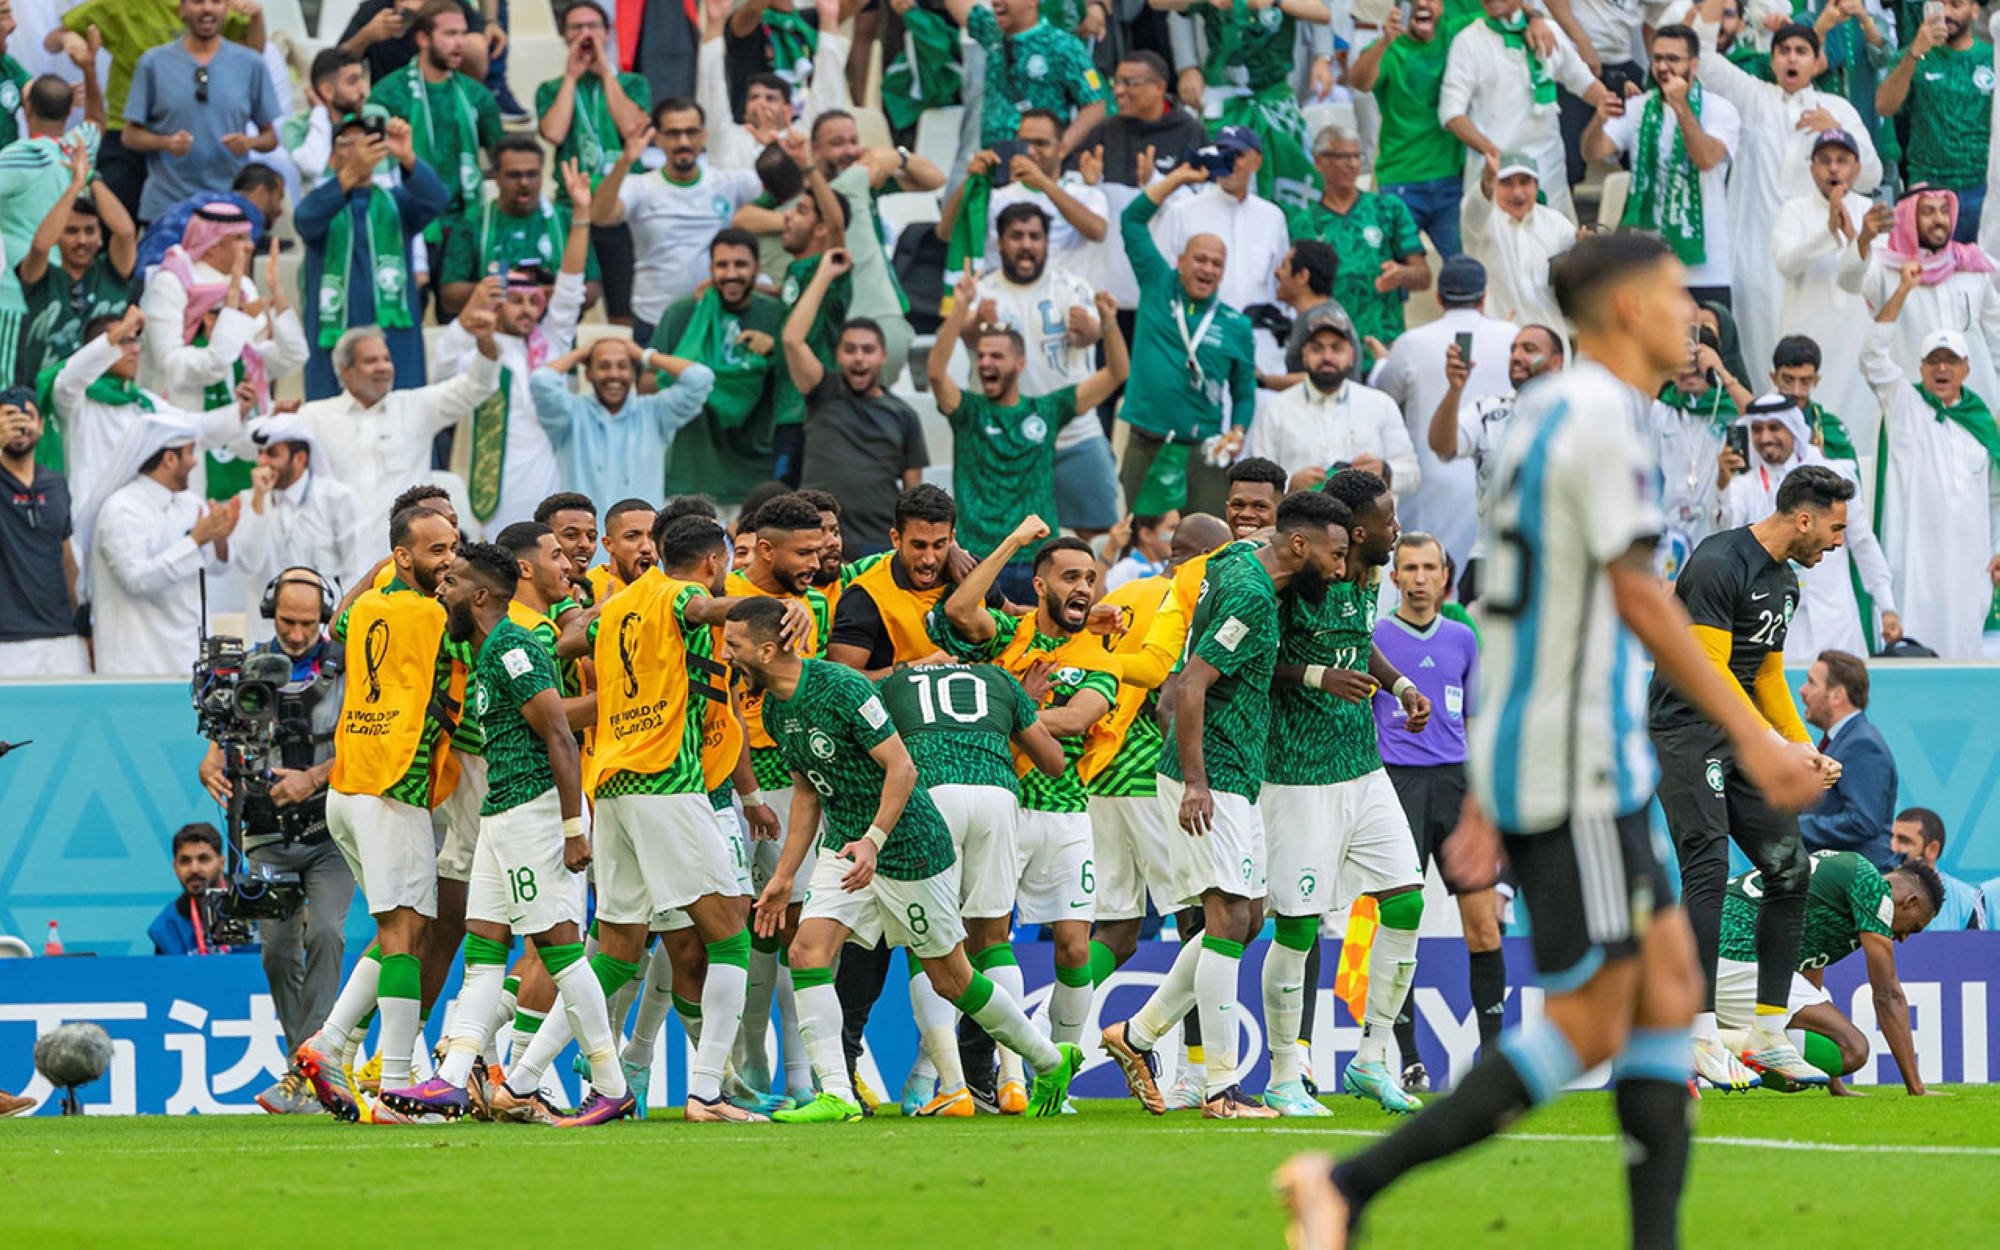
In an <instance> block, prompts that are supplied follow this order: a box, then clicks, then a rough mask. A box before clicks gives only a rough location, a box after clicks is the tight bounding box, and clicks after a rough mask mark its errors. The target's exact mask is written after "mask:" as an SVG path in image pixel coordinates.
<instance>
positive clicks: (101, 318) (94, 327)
mask: <svg viewBox="0 0 2000 1250" xmlns="http://www.w3.org/2000/svg"><path fill="white" fill-rule="evenodd" d="M124 319H125V309H123V308H119V309H116V310H114V311H110V312H101V313H99V314H97V315H96V316H95V317H92V318H91V319H90V320H88V321H86V322H84V323H83V341H84V342H86V343H88V342H90V341H91V340H92V339H94V338H96V337H97V336H98V335H100V334H103V333H104V332H105V331H106V330H109V329H110V328H111V327H112V326H115V325H117V324H118V323H119V322H120V321H122V320H124Z"/></svg>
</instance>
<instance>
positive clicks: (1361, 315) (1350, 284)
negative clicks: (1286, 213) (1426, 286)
mask: <svg viewBox="0 0 2000 1250" xmlns="http://www.w3.org/2000/svg"><path fill="white" fill-rule="evenodd" d="M1291 226H1292V241H1293V242H1294V243H1296V242H1298V241H1299V240H1300V239H1319V240H1320V241H1322V242H1324V243H1327V244H1330V245H1331V246H1332V247H1333V252H1334V255H1335V256H1337V257H1339V258H1340V272H1339V273H1338V274H1337V275H1335V277H1334V279H1333V298H1334V299H1335V300H1337V301H1339V303H1340V306H1341V307H1342V308H1345V309H1346V310H1347V315H1348V316H1349V317H1351V318H1353V320H1354V332H1355V334H1356V335H1357V336H1359V337H1362V338H1366V337H1368V336H1369V335H1373V336H1374V337H1376V338H1378V339H1380V340H1381V341H1382V342H1383V343H1384V344H1389V343H1393V342H1395V341H1396V339H1397V337H1398V336H1400V335H1401V334H1402V333H1403V292H1402V291H1401V290H1394V291H1390V292H1388V293H1387V294H1384V293H1382V292H1380V291H1377V290H1376V289H1375V280H1376V279H1377V278H1380V277H1381V276H1382V262H1383V261H1385V260H1403V259H1406V258H1407V257H1409V256H1412V255H1419V256H1420V255H1422V254H1423V250H1424V242H1423V239H1421V238H1420V237H1418V235H1417V223H1416V219H1415V218H1413V217H1411V216H1410V210H1409V208H1408V207H1407V206H1405V205H1404V203H1403V202H1402V201H1401V200H1399V199H1397V198H1396V197H1395V196H1392V195H1377V194H1376V193H1374V192H1372V191H1363V192H1362V193H1361V196H1360V198H1359V199H1357V200H1355V202H1354V206H1353V207H1352V208H1350V209H1348V211H1346V212H1345V213H1336V212H1334V211H1333V210H1332V209H1330V208H1328V207H1327V206H1326V203H1325V201H1323V200H1322V201H1320V202H1319V203H1316V204H1308V205H1306V206H1305V207H1304V208H1299V209H1294V210H1292V213H1291Z"/></svg>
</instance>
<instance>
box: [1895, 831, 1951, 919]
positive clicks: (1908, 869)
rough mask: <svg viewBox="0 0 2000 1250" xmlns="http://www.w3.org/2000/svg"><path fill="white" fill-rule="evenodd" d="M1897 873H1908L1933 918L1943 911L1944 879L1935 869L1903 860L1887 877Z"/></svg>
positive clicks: (1920, 861) (1922, 863)
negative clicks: (1929, 906)
mask: <svg viewBox="0 0 2000 1250" xmlns="http://www.w3.org/2000/svg"><path fill="white" fill-rule="evenodd" d="M1919 810H1922V809H1919ZM1899 872H1902V873H1908V874H1909V876H1910V879H1911V880H1912V881H1915V882H1916V883H1917V888H1918V889H1919V890H1922V891H1923V892H1924V901H1925V902H1927V903H1929V904H1930V905H1931V916H1932V917H1933V918H1935V917H1936V916H1937V914H1938V913H1939V912H1941V911H1943V910H1944V878H1943V877H1941V876H1939V875H1938V870H1937V869H1935V868H1933V867H1931V866H1930V865H1929V864H1926V863H1925V862H1924V861H1923V860H1921V859H1905V860H1904V861H1903V862H1902V863H1900V864H1897V865H1896V866H1895V867H1894V868H1891V869H1890V870H1889V875H1890V876H1894V875H1896V874H1897V873H1899Z"/></svg>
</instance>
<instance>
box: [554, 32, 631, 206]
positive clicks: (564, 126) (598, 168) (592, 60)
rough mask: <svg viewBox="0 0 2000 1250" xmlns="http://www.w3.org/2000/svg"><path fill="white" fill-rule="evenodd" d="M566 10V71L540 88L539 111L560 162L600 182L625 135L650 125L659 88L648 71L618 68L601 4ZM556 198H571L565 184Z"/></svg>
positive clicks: (566, 201) (565, 201) (561, 201)
mask: <svg viewBox="0 0 2000 1250" xmlns="http://www.w3.org/2000/svg"><path fill="white" fill-rule="evenodd" d="M560 12H561V14H562V19H561V20H562V31H561V34H562V37H563V42H564V43H566V44H568V45H569V59H568V60H567V61H566V62H565V63H564V65H563V72H562V77H560V78H551V79H549V80H548V81H547V82H544V83H543V84H542V85H541V86H539V87H536V88H535V116H536V117H538V118H540V119H541V126H540V130H541V135H542V138H543V139H545V140H547V141H548V142H550V143H553V144H555V145H556V163H557V164H558V165H561V164H562V162H564V161H575V162H576V165H577V168H578V169H581V170H582V171H583V172H584V173H586V174H589V175H590V183H591V185H592V186H596V185H597V180H598V179H600V178H602V177H604V175H606V174H608V173H610V172H611V166H612V165H613V164H614V163H615V162H616V161H617V160H618V151H619V147H620V146H621V144H622V143H623V139H622V138H621V136H623V135H629V134H632V133H634V132H635V131H639V130H643V129H645V127H646V116H647V114H648V113H649V112H650V111H651V109H652V107H653V88H652V85H651V84H650V83H648V82H647V81H646V79H645V76H644V75H641V74H621V73H619V72H618V66H617V64H616V62H614V61H613V60H612V59H611V57H610V56H609V55H607V54H606V52H605V46H604V41H605V38H606V37H607V36H608V35H609V33H610V31H609V27H608V24H607V22H606V21H605V15H604V12H603V10H602V9H600V8H599V7H598V6H597V5H596V4H572V5H570V6H569V7H567V8H564V9H562V10H560ZM556 203H557V204H560V205H563V206H565V207H567V206H568V204H569V197H568V192H567V191H566V190H565V189H564V188H563V187H561V186H558V187H557V188H556Z"/></svg>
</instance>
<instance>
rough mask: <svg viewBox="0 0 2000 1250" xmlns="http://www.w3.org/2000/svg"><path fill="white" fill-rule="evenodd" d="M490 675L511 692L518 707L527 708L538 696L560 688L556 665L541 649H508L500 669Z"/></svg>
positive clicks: (511, 698) (502, 656) (492, 671)
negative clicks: (557, 682)
mask: <svg viewBox="0 0 2000 1250" xmlns="http://www.w3.org/2000/svg"><path fill="white" fill-rule="evenodd" d="M531 636H532V635H531ZM488 672H489V675H490V676H491V677H492V678H493V679H494V680H495V681H497V682H499V683H500V685H501V687H502V688H503V689H504V690H505V691H506V692H507V699H508V702H510V703H511V704H513V706H515V707H517V708H518V707H526V706H527V705H528V703H529V701H530V700H532V699H533V698H534V697H535V696H536V695H538V694H540V693H541V692H542V691H544V690H553V689H555V687H556V670H555V663H554V661H552V660H551V659H550V658H549V656H548V653H546V652H544V651H543V650H542V649H540V648H539V647H524V646H511V647H508V648H507V649H506V650H505V651H502V652H501V653H500V660H499V666H498V668H497V670H488Z"/></svg>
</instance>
